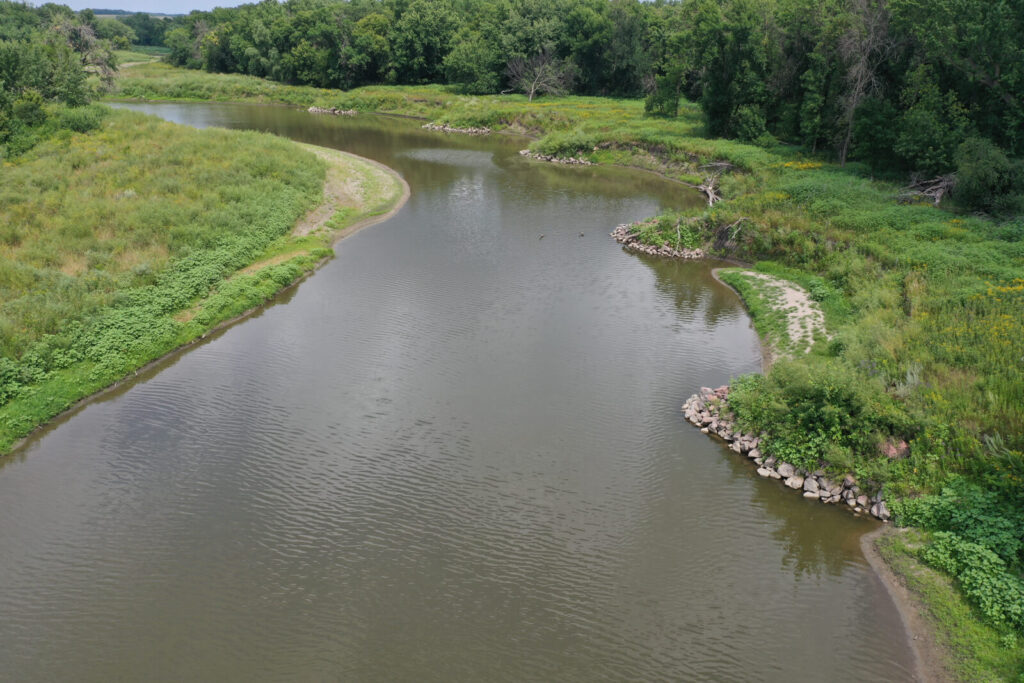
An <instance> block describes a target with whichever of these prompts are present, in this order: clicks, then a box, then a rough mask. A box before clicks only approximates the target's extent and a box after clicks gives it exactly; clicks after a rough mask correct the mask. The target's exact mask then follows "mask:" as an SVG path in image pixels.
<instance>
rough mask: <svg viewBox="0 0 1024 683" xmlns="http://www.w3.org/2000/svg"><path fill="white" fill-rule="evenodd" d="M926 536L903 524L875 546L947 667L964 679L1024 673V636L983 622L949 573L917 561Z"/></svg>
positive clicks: (1018, 677) (1021, 675)
mask: <svg viewBox="0 0 1024 683" xmlns="http://www.w3.org/2000/svg"><path fill="white" fill-rule="evenodd" d="M928 540H929V539H928V535H927V534H926V533H925V532H921V531H917V530H907V531H905V532H902V533H889V534H886V535H883V536H881V537H880V538H878V539H877V540H876V541H875V547H876V548H877V549H878V552H879V554H880V555H881V556H882V558H883V559H884V560H885V561H886V563H887V564H888V565H889V567H890V568H891V569H892V570H893V573H895V574H896V575H897V577H899V578H900V580H901V581H902V582H903V583H904V584H905V585H906V587H907V589H908V590H909V591H910V592H911V594H912V595H913V596H914V598H915V600H916V602H917V604H918V605H919V611H920V612H921V614H922V616H923V617H924V619H925V620H926V621H927V623H928V625H929V626H930V627H931V631H932V635H933V637H934V639H935V641H936V643H937V644H938V645H939V647H940V648H941V649H942V650H944V651H945V652H946V653H947V657H946V662H945V663H946V664H947V666H948V667H949V668H950V673H951V674H953V676H954V677H955V678H956V679H957V680H963V681H1020V680H1022V679H1024V638H1022V637H1015V636H1013V635H1008V634H1007V633H1006V632H1002V631H999V630H997V629H995V628H992V627H991V626H988V625H986V624H985V623H983V622H982V620H981V619H980V618H979V615H978V614H977V613H976V611H975V609H974V608H973V607H971V605H969V604H968V603H967V602H966V600H964V598H963V596H962V594H961V593H960V592H959V591H958V590H957V589H956V587H955V586H954V585H953V582H952V581H951V580H950V579H949V578H948V577H947V576H945V575H944V574H941V573H939V572H937V571H935V570H933V569H931V568H929V567H928V566H926V565H925V564H923V563H922V562H921V561H920V559H919V555H920V553H921V552H922V550H923V549H924V548H925V547H927V545H928Z"/></svg>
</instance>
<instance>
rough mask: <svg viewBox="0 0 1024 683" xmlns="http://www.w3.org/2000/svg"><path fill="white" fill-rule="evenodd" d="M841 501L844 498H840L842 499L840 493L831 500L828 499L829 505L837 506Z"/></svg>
mask: <svg viewBox="0 0 1024 683" xmlns="http://www.w3.org/2000/svg"><path fill="white" fill-rule="evenodd" d="M841 500H842V498H840V497H839V494H838V493H836V494H834V495H833V496H832V497H831V498H829V499H828V502H829V503H832V504H833V505H835V504H836V503H838V502H839V501H841Z"/></svg>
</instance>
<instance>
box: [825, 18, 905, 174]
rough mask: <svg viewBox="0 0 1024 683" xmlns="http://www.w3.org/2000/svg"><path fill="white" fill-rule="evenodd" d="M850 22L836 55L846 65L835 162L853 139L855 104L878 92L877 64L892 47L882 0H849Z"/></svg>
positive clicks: (844, 154) (842, 162)
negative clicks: (839, 135) (844, 89)
mask: <svg viewBox="0 0 1024 683" xmlns="http://www.w3.org/2000/svg"><path fill="white" fill-rule="evenodd" d="M851 5H852V6H851V9H852V12H851V16H852V21H851V23H850V25H849V27H848V28H847V30H846V33H844V34H843V36H842V37H841V38H840V39H839V54H840V56H841V57H842V59H843V61H844V62H845V64H846V88H847V89H846V94H845V96H844V97H843V99H842V104H843V112H842V124H843V127H844V129H845V130H844V132H843V140H842V142H841V143H840V145H839V163H840V165H844V166H845V165H846V157H847V155H848V154H849V152H850V142H851V140H852V139H853V116H854V113H855V112H856V111H857V107H859V106H860V105H861V103H862V102H863V101H864V100H865V99H866V98H867V97H870V96H871V95H873V94H875V93H876V92H877V91H878V87H879V77H878V68H879V66H880V65H881V64H882V63H883V62H884V61H885V60H886V59H888V58H889V57H890V55H891V53H892V52H893V50H894V49H895V47H896V43H895V41H894V40H893V39H892V37H891V36H890V35H889V9H888V7H887V6H886V3H885V2H884V0H852V2H851Z"/></svg>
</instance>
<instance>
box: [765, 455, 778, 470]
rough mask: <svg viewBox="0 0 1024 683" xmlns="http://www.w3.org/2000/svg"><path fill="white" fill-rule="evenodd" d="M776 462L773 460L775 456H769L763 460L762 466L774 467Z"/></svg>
mask: <svg viewBox="0 0 1024 683" xmlns="http://www.w3.org/2000/svg"><path fill="white" fill-rule="evenodd" d="M776 462H778V461H777V460H776V459H775V456H774V455H770V456H768V457H767V458H765V461H764V464H765V465H768V467H775V463H776Z"/></svg>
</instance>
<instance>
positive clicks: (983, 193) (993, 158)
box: [953, 138, 1013, 209]
mask: <svg viewBox="0 0 1024 683" xmlns="http://www.w3.org/2000/svg"><path fill="white" fill-rule="evenodd" d="M1012 171H1013V168H1012V166H1011V164H1010V160H1009V159H1008V158H1007V157H1006V154H1004V153H1003V151H1002V150H1001V149H999V148H998V147H996V146H995V145H994V144H992V141H991V140H986V139H985V138H967V139H966V140H964V141H963V142H962V143H960V146H959V147H958V148H957V151H956V186H955V188H954V190H953V197H954V198H956V200H957V201H958V202H960V203H961V204H963V205H964V206H967V207H969V208H972V209H992V208H993V207H994V206H995V202H996V201H997V200H998V199H1000V198H1002V197H1003V196H1005V195H1006V194H1007V193H1008V192H1009V191H1010V188H1011V187H1012V185H1013V176H1012Z"/></svg>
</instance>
